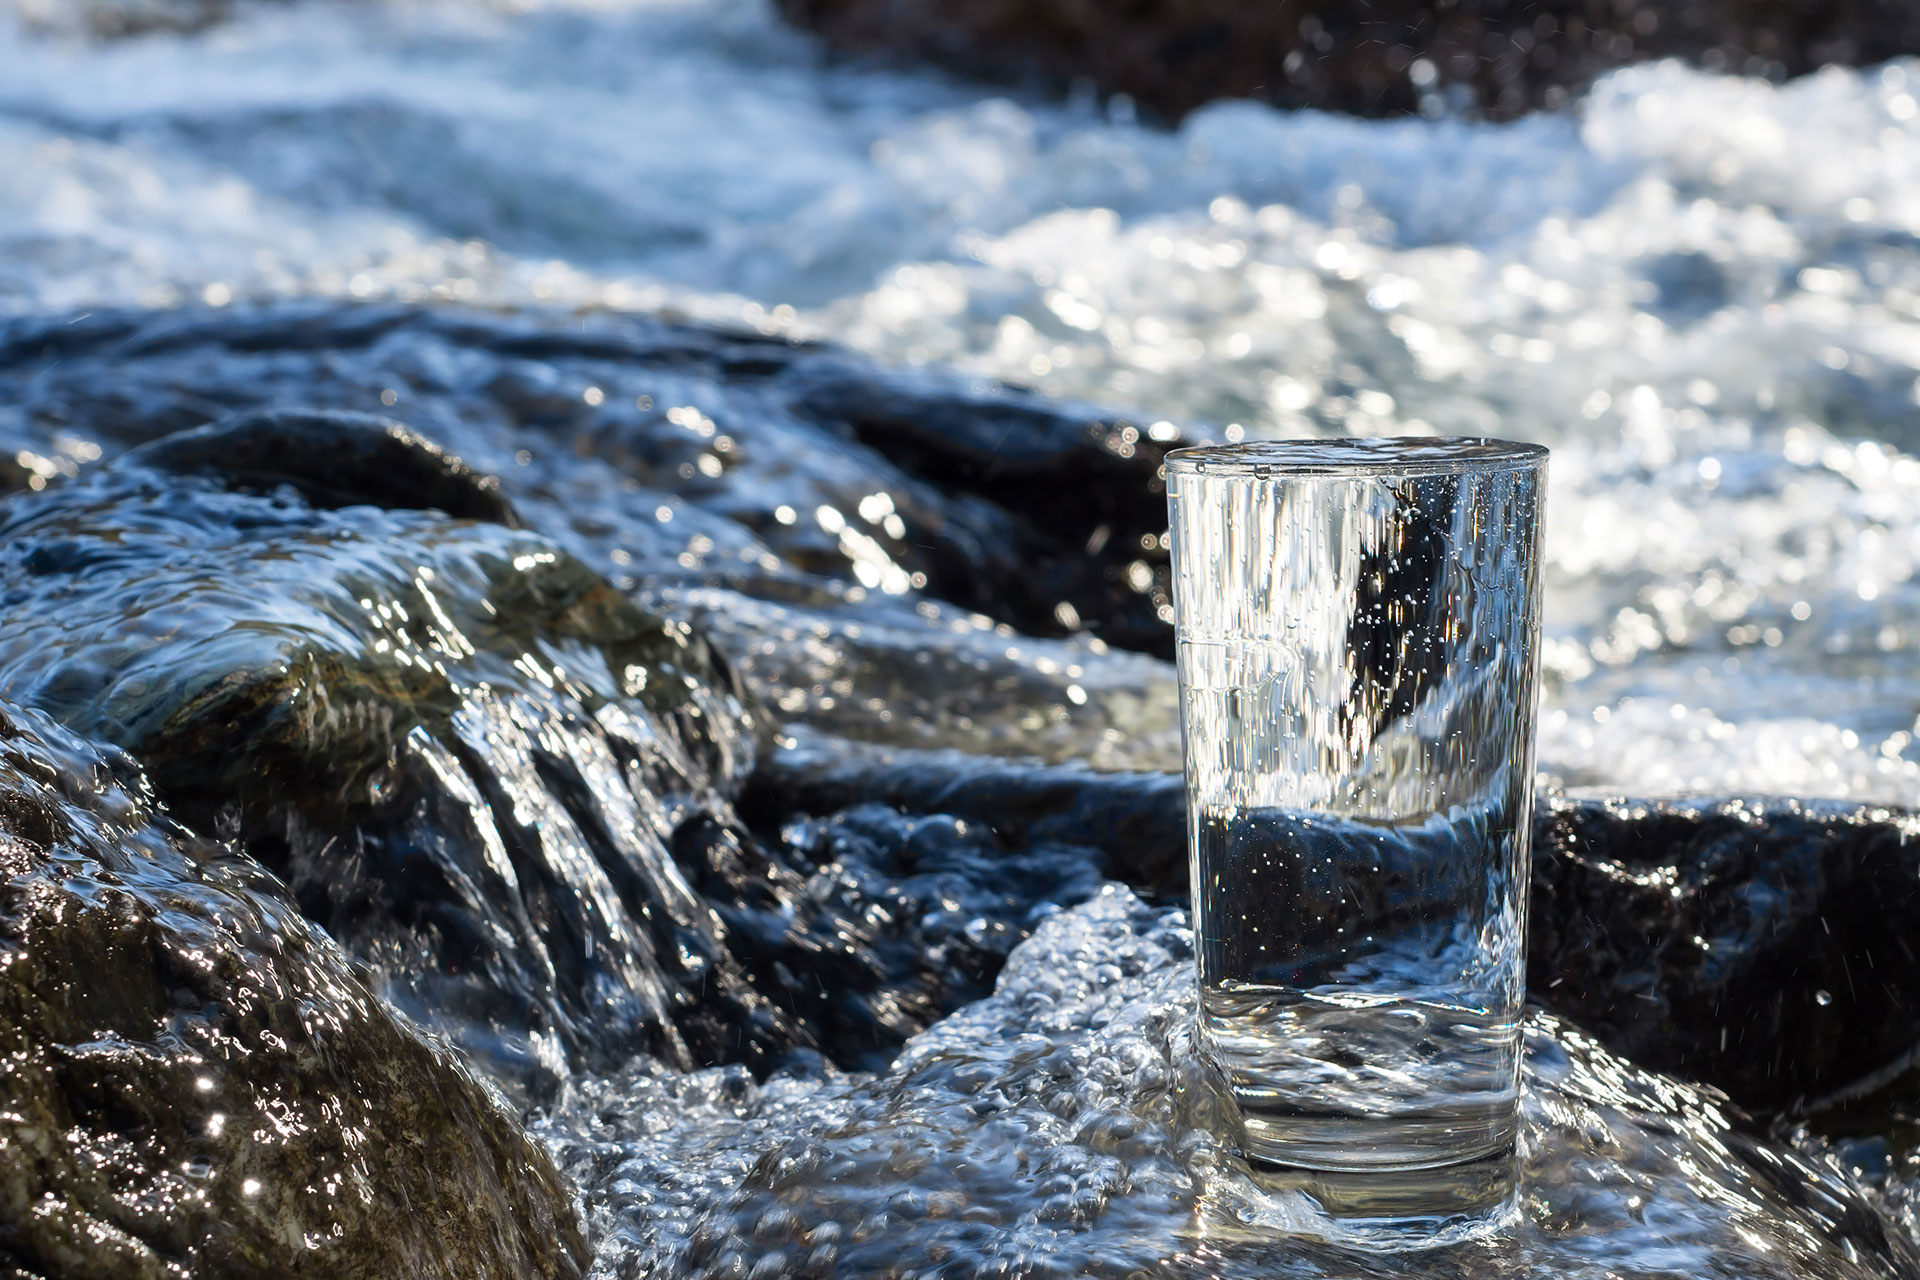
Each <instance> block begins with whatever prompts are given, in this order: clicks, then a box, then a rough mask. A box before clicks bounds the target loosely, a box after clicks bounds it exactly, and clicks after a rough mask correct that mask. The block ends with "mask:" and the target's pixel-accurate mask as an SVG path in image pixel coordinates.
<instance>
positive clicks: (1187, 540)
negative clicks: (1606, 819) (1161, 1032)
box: [1166, 439, 1547, 1221]
mask: <svg viewBox="0 0 1920 1280" xmlns="http://www.w3.org/2000/svg"><path fill="white" fill-rule="evenodd" d="M1546 458H1547V451H1546V450H1545V449H1543V448H1540V447H1538V446H1535V445H1525V444H1513V443H1508V442H1505V441H1499V440H1477V439H1364V440H1289V441H1277V442H1263V443H1249V444H1243V445H1233V446H1228V447H1224V448H1203V449H1182V450H1177V451H1175V452H1174V453H1171V454H1169V455H1168V457H1167V463H1166V467H1167V494H1168V506H1169V513H1170V522H1171V528H1172V540H1173V564H1174V607H1175V611H1176V614H1177V623H1178V631H1179V668H1180V684H1181V694H1182V729H1183V732H1184V735H1185V746H1186V773H1187V803H1188V821H1189V841H1190V851H1191V856H1192V872H1193V916H1194V929H1195V935H1196V941H1197V950H1198V957H1199V961H1198V962H1199V978H1200V996H1201V1039H1202V1043H1203V1045H1204V1046H1205V1047H1206V1049H1207V1051H1208V1052H1210V1053H1211V1055H1212V1056H1213V1059H1214V1062H1215V1064H1216V1065H1217V1066H1218V1067H1219V1068H1220V1069H1221V1070H1222V1071H1223V1072H1224V1074H1225V1076H1226V1079H1227V1082H1228V1083H1229V1085H1230V1086H1231V1089H1232V1092H1233V1096H1234V1099H1235V1101H1236V1102H1237V1103H1238V1105H1239V1109H1240V1112H1241V1115H1242V1117H1243V1119H1244V1121H1245V1137H1246V1150H1247V1155H1248V1156H1249V1158H1250V1160H1251V1161H1252V1162H1253V1163H1254V1165H1255V1166H1256V1168H1260V1167H1262V1166H1265V1167H1266V1168H1267V1169H1269V1170H1275V1169H1277V1170H1283V1171H1284V1170H1292V1171H1300V1172H1303V1173H1304V1174H1305V1175H1306V1176H1304V1177H1300V1178H1297V1179H1295V1180H1294V1181H1292V1182H1289V1183H1287V1185H1294V1186H1300V1187H1304V1188H1305V1189H1308V1190H1310V1191H1312V1192H1313V1193H1315V1194H1316V1196H1317V1197H1318V1198H1319V1199H1320V1201H1321V1202H1322V1204H1323V1207H1325V1208H1327V1209H1328V1211H1329V1212H1330V1213H1333V1214H1334V1215H1335V1216H1351V1217H1365V1218H1380V1219H1392V1218H1394V1217H1396V1216H1398V1215H1409V1216H1422V1217H1427V1218H1435V1217H1437V1218H1440V1219H1446V1220H1449V1221H1451V1220H1455V1219H1457V1218H1458V1217H1459V1216H1461V1215H1463V1214H1464V1215H1467V1216H1471V1214H1472V1213H1474V1212H1478V1211H1493V1210H1496V1209H1498V1208H1499V1207H1500V1206H1501V1205H1502V1204H1504V1203H1505V1202H1507V1201H1508V1200H1510V1198H1511V1193H1512V1190H1513V1164H1514V1161H1513V1150H1514V1140H1515V1135H1516V1132H1517V1129H1518V1125H1519V1065H1520V1023H1519V1020H1520V1012H1521V1002H1522V998H1523V995H1524V970H1523V965H1524V960H1525V946H1524V936H1525V931H1526V903H1527V857H1528V839H1529V828H1530V825H1531V820H1532V807H1533V724H1534V704H1535V690H1536V684H1537V677H1536V670H1537V662H1536V654H1537V650H1538V637H1539V625H1540V624H1539V618H1540V574H1539V562H1540V557H1539V542H1540V502H1541V488H1542V484H1543V481H1544V479H1545V469H1546Z"/></svg>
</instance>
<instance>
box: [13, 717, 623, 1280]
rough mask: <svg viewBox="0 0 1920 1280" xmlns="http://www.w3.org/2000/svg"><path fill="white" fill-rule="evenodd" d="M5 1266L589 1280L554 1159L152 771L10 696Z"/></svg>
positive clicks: (25, 1272) (31, 1272)
mask: <svg viewBox="0 0 1920 1280" xmlns="http://www.w3.org/2000/svg"><path fill="white" fill-rule="evenodd" d="M0 1059H4V1061H5V1062H6V1068H5V1070H4V1071H0V1151H4V1152H5V1158H4V1159H0V1270H3V1271H5V1273H6V1274H8V1275H10V1276H46V1277H53V1276H82V1275H84V1276H161V1275H167V1276H173V1275H220V1276H233V1277H250V1276H251V1277H263V1278H265V1277H273V1278H278V1277H283V1276H287V1275H302V1274H325V1275H328V1276H340V1277H365V1278H366V1280H376V1278H378V1280H386V1278H387V1277H393V1276H418V1277H429V1276H434V1277H447V1278H448V1280H453V1278H454V1277H460V1278H462V1280H464V1278H467V1277H483V1276H484V1277H499V1278H500V1280H509V1278H513V1280H519V1278H520V1277H570V1276H577V1275H579V1274H581V1272H582V1270H583V1269H584V1262H585V1258H586V1246H585V1242H584V1241H583V1239H582V1237H581V1233H580V1229H579V1226H578V1224H577V1222H576V1221H575V1218H574V1212H573V1208H572V1206H571V1204H570V1203H569V1197H568V1192H567V1190H566V1189H565V1188H564V1187H563V1186H562V1184H561V1181H560V1178H559V1175H558V1174H557V1173H556V1171H555V1169H554V1167H553V1164H552V1162H551V1160H550V1159H549V1157H548V1156H547V1154H546V1152H545V1151H544V1150H543V1149H542V1148H541V1147H540V1146H539V1145H538V1144H537V1143H535V1142H533V1141H532V1140H530V1139H529V1138H528V1137H527V1136H526V1134H525V1132H524V1131H523V1130H522V1129H521V1128H520V1126H519V1124H518V1123H517V1122H516V1120H515V1119H514V1118H513V1117H511V1116H509V1115H508V1114H507V1113H506V1112H505V1111H504V1109H503V1108H502V1107H501V1106H500V1103H499V1101H498V1098H497V1096H496V1095H494V1094H493V1093H491V1092H490V1091H489V1090H488V1089H487V1088H486V1087H485V1086H483V1085H482V1084H481V1083H480V1082H479V1081H477V1080H476V1079H475V1078H474V1077H473V1076H472V1075H471V1074H469V1072H468V1070H467V1068H466V1067H465V1066H463V1065H462V1064H460V1063H459V1062H457V1061H456V1060H455V1059H454V1058H453V1057H452V1056H450V1055H449V1054H448V1053H447V1052H446V1051H445V1050H444V1049H443V1048H440V1047H438V1046H435V1045H432V1044H430V1043H429V1042H428V1041H426V1040H425V1039H423V1038H422V1037H421V1036H420V1035H419V1034H418V1033H417V1032H416V1031H414V1030H413V1029H412V1028H411V1027H409V1026H408V1025H406V1024H405V1023H404V1022H402V1021H401V1020H399V1019H398V1018H396V1017H395V1016H394V1014H393V1013H392V1012H391V1011H390V1010H389V1009H388V1008H387V1006H386V1005H385V1004H383V1003H382V1002H381V1001H380V1000H379V999H378V998H376V997H375V995H374V994H373V992H372V991H371V990H369V989H368V987H367V985H366V983H365V982H364V981H363V980H362V978H361V977H360V976H358V974H357V973H356V972H355V969H354V966H353V965H352V964H351V962H350V961H349V960H348V959H347V957H346V956H345V955H344V954H342V952H341V951H340V949H339V948H338V947H337V946H335V945H334V943H333V942H332V941H331V940H330V939H329V938H327V937H326V936H325V935H324V934H322V933H321V932H319V931H318V930H317V929H314V928H312V927H311V926H309V925H308V924H307V923H306V922H305V921H303V920H301V919H300V918H299V917H298V916H297V915H295V914H294V913H293V912H291V911H290V910H289V909H288V908H287V906H286V904H285V902H284V900H283V899H282V897H281V896H280V891H279V886H277V885H275V884H274V883H273V882H272V881H271V880H270V878H269V877H267V876H265V875H263V874H261V873H260V871H259V870H258V868H257V867H254V866H252V864H251V863H249V862H247V861H246V860H245V859H242V858H238V857H235V856H234V855H233V854H232V852H231V851H230V850H227V849H225V848H223V847H221V846H218V845H214V844H211V843H209V842H205V841H201V840H198V839H195V838H193V837H190V836H188V835H187V834H186V833H185V832H183V831H181V830H180V829H178V828H176V827H174V826H173V825H171V824H170V823H169V822H168V821H167V820H166V819H165V818H163V817H161V816H159V815H158V814H156V812H155V811H154V809H153V807H152V801H151V798H150V796H149V795H148V794H147V792H146V791H145V786H144V782H143V781H142V779H141V778H140V775H139V772H138V770H137V768H135V767H134V766H133V765H132V763H131V762H129V761H128V760H127V759H126V758H125V757H122V756H119V755H117V754H116V753H111V752H103V751H99V750H96V749H95V748H93V747H92V746H91V745H89V744H87V743H84V742H81V741H80V740H78V739H76V738H74V737H72V736H71V735H69V734H67V733H66V732H64V731H63V730H61V729H60V728H58V727H57V726H55V725H53V724H50V723H48V722H47V721H45V720H44V719H43V718H41V717H40V716H38V715H37V714H36V713H33V712H29V711H21V710H18V709H14V708H0Z"/></svg>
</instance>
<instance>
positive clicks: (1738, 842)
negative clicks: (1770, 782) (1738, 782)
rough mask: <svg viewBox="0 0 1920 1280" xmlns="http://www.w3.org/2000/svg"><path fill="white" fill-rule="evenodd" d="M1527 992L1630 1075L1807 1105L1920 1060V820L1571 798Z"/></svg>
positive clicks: (1546, 880) (1546, 839) (1887, 813)
mask: <svg viewBox="0 0 1920 1280" xmlns="http://www.w3.org/2000/svg"><path fill="white" fill-rule="evenodd" d="M1535 840H1536V844H1537V853H1536V856H1535V862H1534V875H1535V889H1534V896H1533V917H1532V920H1531V922H1530V931H1531V936H1530V938H1529V948H1528V951H1529V955H1528V959H1529V966H1528V970H1529V971H1528V979H1529V982H1530V984H1531V985H1532V988H1533V990H1534V992H1535V993H1536V995H1537V996H1538V997H1539V998H1541V999H1544V1000H1546V1001H1548V1002H1549V1003H1551V1004H1552V1005H1553V1006H1554V1007H1555V1008H1557V1009H1560V1010H1563V1011H1564V1012H1565V1013H1566V1014H1567V1015H1568V1016H1570V1017H1572V1018H1574V1019H1576V1020H1578V1021H1579V1022H1580V1023H1581V1024H1582V1025H1583V1026H1585V1027H1587V1028H1589V1029H1591V1030H1592V1031H1593V1032H1594V1033H1595V1034H1597V1035H1599V1036H1600V1037H1601V1038H1603V1039H1604V1040H1606V1042H1607V1043H1608V1045H1609V1046H1610V1047H1612V1048H1614V1049H1615V1050H1617V1051H1618V1052H1621V1053H1624V1054H1626V1055H1627V1056H1629V1057H1631V1058H1633V1059H1634V1060H1636V1061H1638V1062H1643V1063H1646V1064H1648V1065H1650V1066H1653V1067H1656V1068H1659V1069H1662V1070H1666V1071H1672V1072H1675V1073H1677V1074H1680V1075H1684V1076H1689V1077H1691V1078H1693V1079H1697V1080H1705V1081H1709V1082H1711V1083H1713V1084H1716V1085H1718V1086H1720V1087H1721V1088H1723V1089H1725V1090H1726V1091H1727V1092H1728V1093H1730V1094H1732V1095H1733V1096H1734V1097H1735V1098H1737V1099H1739V1100H1740V1101H1741V1102H1742V1103H1744V1104H1746V1105H1747V1106H1750V1107H1755V1108H1761V1109H1766V1110H1778V1109H1806V1108H1808V1107H1810V1106H1817V1105H1818V1104H1820V1103H1821V1102H1822V1101H1823V1100H1826V1099H1828V1098H1829V1096H1830V1095H1834V1094H1837V1093H1845V1092H1848V1091H1850V1090H1851V1089H1853V1088H1856V1087H1858V1086H1860V1085H1861V1084H1862V1083H1863V1082H1867V1081H1871V1080H1872V1079H1873V1078H1874V1077H1876V1076H1878V1075H1882V1074H1884V1073H1885V1072H1886V1071H1887V1070H1888V1069H1889V1068H1891V1067H1897V1066H1899V1065H1901V1064H1902V1063H1903V1062H1904V1061H1905V1060H1907V1059H1909V1058H1910V1057H1911V1055H1913V1054H1914V1053H1915V1051H1916V1050H1920V1022H1917V1021H1916V1019H1915V1016H1914V1014H1915V1010H1916V1009H1920V955H1917V954H1916V951H1915V946H1914V943H1913V941H1912V938H1911V930H1912V922H1913V921H1914V920H1915V919H1916V918H1920V818H1917V817H1916V816H1915V815H1914V814H1912V813H1910V812H1906V811H1901V810H1889V809H1884V808H1876V807H1861V806H1853V805H1846V804H1839V803H1832V802H1828V803H1820V802H1815V801H1795V800H1726V801H1700V802H1684V801H1677V802H1665V803H1660V804H1652V803H1648V802H1645V801H1633V800H1624V799H1614V800H1596V801H1583V802H1574V801H1563V802H1560V803H1557V804H1555V805H1553V806H1552V807H1551V808H1550V809H1549V810H1548V811H1547V812H1546V813H1544V814H1543V816H1542V821H1541V822H1540V824H1539V825H1538V826H1537V828H1536V830H1535Z"/></svg>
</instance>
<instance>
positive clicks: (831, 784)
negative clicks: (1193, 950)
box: [741, 732, 1187, 898]
mask: <svg viewBox="0 0 1920 1280" xmlns="http://www.w3.org/2000/svg"><path fill="white" fill-rule="evenodd" d="M862 802H878V803H881V804H886V805H891V806H893V807H895V808H897V809H899V810H901V811H903V812H906V813H939V814H949V815H955V816H958V817H961V818H963V819H965V820H967V821H971V822H974V823H979V824H982V825H984V826H987V827H989V828H991V829H992V830H993V831H994V833H995V834H996V835H997V836H998V837H999V838H1000V839H1001V840H1002V841H1004V842H1006V843H1008V844H1010V845H1019V844H1022V843H1026V842H1030V841H1048V840H1055V841H1059V840H1066V841H1072V842H1073V843H1076V844H1081V845H1086V846H1089V847H1090V848H1092V849H1095V850H1098V851H1099V852H1100V854H1101V856H1102V858H1103V859H1104V862H1105V865H1106V866H1107V867H1108V868H1109V874H1111V875H1113V876H1116V877H1118V878H1120V879H1123V880H1125V881H1126V882H1127V883H1128V884H1129V885H1131V886H1133V887H1134V888H1135V889H1137V890H1139V891H1140V892H1143V893H1147V894H1152V895H1154V896H1157V897H1168V898H1184V897H1185V896H1186V894H1187V817H1186V788H1185V783H1184V782H1183V781H1182V779H1181V778H1180V777H1179V776H1178V775H1177V774H1165V773H1107V772H1101V771H1098V770H1094V769H1089V768H1086V767H1084V766H1080V765H1056V766H1048V765H1045V764H1042V763H1040V762H1038V761H1034V760H1018V759H1000V758H996V757H992V756H977V755H968V754H967V753H965V752H960V751H899V750H889V749H885V748H879V747H874V746H871V745H867V744H863V743H857V742H848V741H845V740H842V739H835V738H829V737H825V736H823V735H819V734H813V733H807V732H794V733H790V734H789V735H788V736H787V737H786V738H785V739H784V740H783V742H782V744H781V745H780V746H779V748H778V749H776V750H775V751H773V752H772V753H771V754H769V755H768V756H767V757H766V758H765V759H764V760H763V761H762V762H761V765H760V768H759V769H758V770H757V771H756V772H755V774H754V776H753V778H752V779H751V780H750V782H749V786H748V788H747V792H746V794H745V795H744V796H743V797H742V800H741V806H742V809H743V810H744V811H745V812H747V813H748V814H750V815H753V816H755V817H756V818H758V819H759V820H760V821H762V822H765V821H770V820H772V819H773V818H774V817H776V816H777V815H780V814H784V813H789V812H795V811H797V812H801V813H833V812H834V811H836V810H839V809H842V808H845V807H847V806H849V805H854V804H859V803H862Z"/></svg>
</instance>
